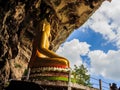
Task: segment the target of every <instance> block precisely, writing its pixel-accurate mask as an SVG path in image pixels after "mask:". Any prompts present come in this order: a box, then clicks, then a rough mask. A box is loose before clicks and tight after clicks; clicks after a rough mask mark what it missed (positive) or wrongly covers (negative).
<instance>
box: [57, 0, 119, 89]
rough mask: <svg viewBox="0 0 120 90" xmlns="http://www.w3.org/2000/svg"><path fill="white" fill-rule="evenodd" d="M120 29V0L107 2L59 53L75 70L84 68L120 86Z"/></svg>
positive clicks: (73, 34)
mask: <svg viewBox="0 0 120 90" xmlns="http://www.w3.org/2000/svg"><path fill="white" fill-rule="evenodd" d="M119 25H120V0H112V1H111V3H110V2H108V1H104V2H103V4H102V5H101V7H100V8H99V9H98V10H97V11H96V12H95V13H94V14H93V15H92V16H91V17H90V18H89V19H88V20H87V22H86V23H85V24H84V25H82V26H81V27H80V28H78V29H76V30H74V32H73V33H72V34H71V35H70V36H69V37H68V38H67V40H66V42H64V43H63V44H62V45H61V46H60V47H59V49H58V50H57V52H56V53H58V54H59V55H61V56H64V57H66V58H67V59H68V60H69V61H70V65H71V67H72V68H73V67H74V65H78V66H80V65H81V64H84V65H85V66H86V67H87V69H88V70H89V73H90V75H91V76H92V77H94V78H97V79H102V80H104V81H105V82H107V83H112V82H114V83H116V84H117V86H120V70H119V69H120V27H119ZM104 90H108V89H104Z"/></svg>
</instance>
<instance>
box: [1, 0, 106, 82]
mask: <svg viewBox="0 0 120 90" xmlns="http://www.w3.org/2000/svg"><path fill="white" fill-rule="evenodd" d="M103 1H104V0H0V13H1V14H0V83H1V82H3V83H4V82H6V81H7V80H9V79H20V78H21V76H22V74H23V72H24V70H25V68H27V64H28V62H29V59H30V56H31V52H32V42H33V39H34V36H35V31H36V26H37V25H39V24H38V23H39V22H40V21H41V20H42V19H43V18H47V19H48V20H49V22H50V24H51V36H52V38H51V40H50V49H51V50H53V51H56V50H57V49H58V47H59V45H60V44H61V43H63V42H64V41H65V39H66V38H67V37H68V36H69V35H70V33H71V32H72V31H73V30H74V29H76V28H78V27H80V26H81V25H83V24H84V22H85V21H86V20H87V19H88V18H89V17H90V16H91V15H92V14H93V13H94V12H95V11H96V10H97V9H98V8H99V7H100V5H101V4H102V2H103Z"/></svg>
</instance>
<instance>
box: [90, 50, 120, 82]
mask: <svg viewBox="0 0 120 90" xmlns="http://www.w3.org/2000/svg"><path fill="white" fill-rule="evenodd" d="M88 56H89V58H90V60H91V73H95V74H98V75H99V74H101V75H102V76H104V77H106V78H110V79H114V80H119V79H120V70H119V68H120V65H119V64H120V58H119V56H120V50H119V51H114V50H109V51H108V53H104V52H103V51H101V50H95V51H91V52H89V55H88Z"/></svg>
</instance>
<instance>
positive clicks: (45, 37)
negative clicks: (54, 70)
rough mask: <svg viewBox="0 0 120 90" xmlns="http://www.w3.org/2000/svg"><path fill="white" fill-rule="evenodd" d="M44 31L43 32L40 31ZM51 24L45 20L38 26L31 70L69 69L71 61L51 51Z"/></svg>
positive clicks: (30, 65) (30, 64) (30, 63)
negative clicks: (46, 68)
mask: <svg viewBox="0 0 120 90" xmlns="http://www.w3.org/2000/svg"><path fill="white" fill-rule="evenodd" d="M40 29H42V30H40ZM50 35H51V34H50V23H49V22H48V21H47V20H46V19H44V20H43V21H42V22H41V24H40V25H39V26H38V28H37V31H36V37H35V40H34V42H33V51H32V56H31V59H30V62H29V68H38V67H58V68H59V67H60V68H69V61H68V60H67V59H66V58H64V57H61V56H59V55H57V54H55V53H54V52H53V51H51V50H49V37H50Z"/></svg>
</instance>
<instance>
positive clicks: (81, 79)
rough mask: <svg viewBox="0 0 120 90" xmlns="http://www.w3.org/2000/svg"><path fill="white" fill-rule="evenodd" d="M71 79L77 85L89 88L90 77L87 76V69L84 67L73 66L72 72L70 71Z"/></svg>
mask: <svg viewBox="0 0 120 90" xmlns="http://www.w3.org/2000/svg"><path fill="white" fill-rule="evenodd" d="M72 74H73V77H74V79H75V81H76V83H78V84H82V85H85V86H91V85H92V84H91V83H90V75H89V74H88V70H87V68H85V67H84V65H83V64H82V65H80V66H76V65H74V70H72Z"/></svg>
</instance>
